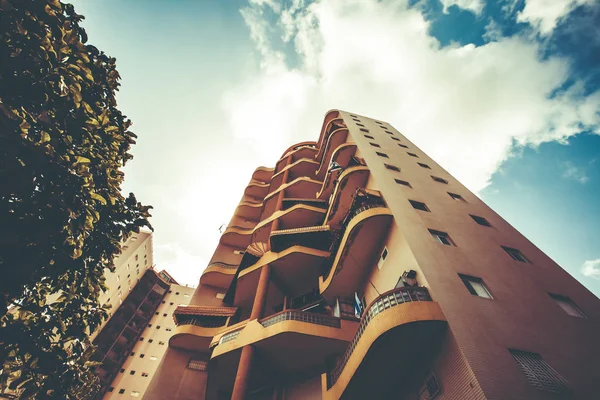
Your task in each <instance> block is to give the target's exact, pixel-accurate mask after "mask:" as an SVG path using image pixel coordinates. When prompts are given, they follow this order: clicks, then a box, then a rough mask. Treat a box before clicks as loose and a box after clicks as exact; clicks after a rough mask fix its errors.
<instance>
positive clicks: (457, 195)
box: [448, 192, 466, 203]
mask: <svg viewBox="0 0 600 400" xmlns="http://www.w3.org/2000/svg"><path fill="white" fill-rule="evenodd" d="M448 195H450V197H451V198H452V200H457V201H462V202H463V203H466V200H465V199H463V197H462V196H461V195H460V194H456V193H451V192H448Z"/></svg>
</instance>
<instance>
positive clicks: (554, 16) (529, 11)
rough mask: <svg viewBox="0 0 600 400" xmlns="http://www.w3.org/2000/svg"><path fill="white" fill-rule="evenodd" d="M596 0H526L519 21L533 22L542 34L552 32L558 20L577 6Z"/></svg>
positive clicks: (518, 17)
mask: <svg viewBox="0 0 600 400" xmlns="http://www.w3.org/2000/svg"><path fill="white" fill-rule="evenodd" d="M593 1H594V0H526V2H525V8H523V11H521V12H519V13H518V14H517V21H519V22H527V23H529V24H531V25H532V26H533V27H534V28H536V29H537V31H538V32H539V33H540V34H541V35H548V34H550V33H552V31H553V30H554V28H555V27H556V25H557V24H558V22H559V21H560V20H561V19H562V18H564V17H565V16H566V15H567V14H569V13H570V12H571V11H573V10H574V9H575V8H576V7H578V6H580V5H582V4H592V2H593Z"/></svg>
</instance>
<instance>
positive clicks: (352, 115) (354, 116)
mask: <svg viewBox="0 0 600 400" xmlns="http://www.w3.org/2000/svg"><path fill="white" fill-rule="evenodd" d="M350 116H351V117H353V118H358V116H356V115H354V114H350Z"/></svg>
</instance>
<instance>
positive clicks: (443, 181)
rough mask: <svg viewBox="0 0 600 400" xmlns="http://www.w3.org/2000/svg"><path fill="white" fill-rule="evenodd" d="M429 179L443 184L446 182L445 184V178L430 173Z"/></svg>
mask: <svg viewBox="0 0 600 400" xmlns="http://www.w3.org/2000/svg"><path fill="white" fill-rule="evenodd" d="M431 179H433V180H434V181H436V182H439V183H443V184H446V185H447V184H448V181H447V180H445V179H443V178H440V177H437V176H433V175H431Z"/></svg>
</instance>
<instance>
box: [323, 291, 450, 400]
mask: <svg viewBox="0 0 600 400" xmlns="http://www.w3.org/2000/svg"><path fill="white" fill-rule="evenodd" d="M446 325H447V323H446V318H445V317H444V314H443V313H442V311H441V309H440V307H439V305H438V304H437V303H435V302H433V301H432V300H431V297H430V296H429V292H428V290H427V289H426V288H419V287H402V288H397V289H393V290H391V291H389V292H386V293H384V294H382V295H381V296H379V297H378V298H377V299H375V301H373V302H372V303H371V305H370V306H369V307H367V309H366V310H365V312H364V314H363V316H362V319H361V321H360V325H359V327H358V329H357V331H356V334H355V335H354V338H353V339H352V341H351V342H350V344H349V345H348V348H347V349H346V351H345V352H344V354H343V356H342V357H341V358H340V359H339V360H338V362H337V364H336V365H335V367H334V368H332V369H331V370H330V371H329V373H328V374H327V379H326V380H325V381H326V382H325V383H326V385H325V387H324V388H323V389H324V390H323V399H365V398H377V399H379V398H382V399H383V398H394V396H393V393H397V390H398V387H403V386H405V385H408V384H410V383H411V382H414V381H419V378H421V376H420V375H424V374H426V373H427V372H428V370H429V367H430V364H431V362H432V359H433V357H434V355H435V354H434V353H435V351H436V349H437V347H438V346H437V345H438V344H439V343H440V341H441V339H442V336H443V334H444V331H445V327H446Z"/></svg>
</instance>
